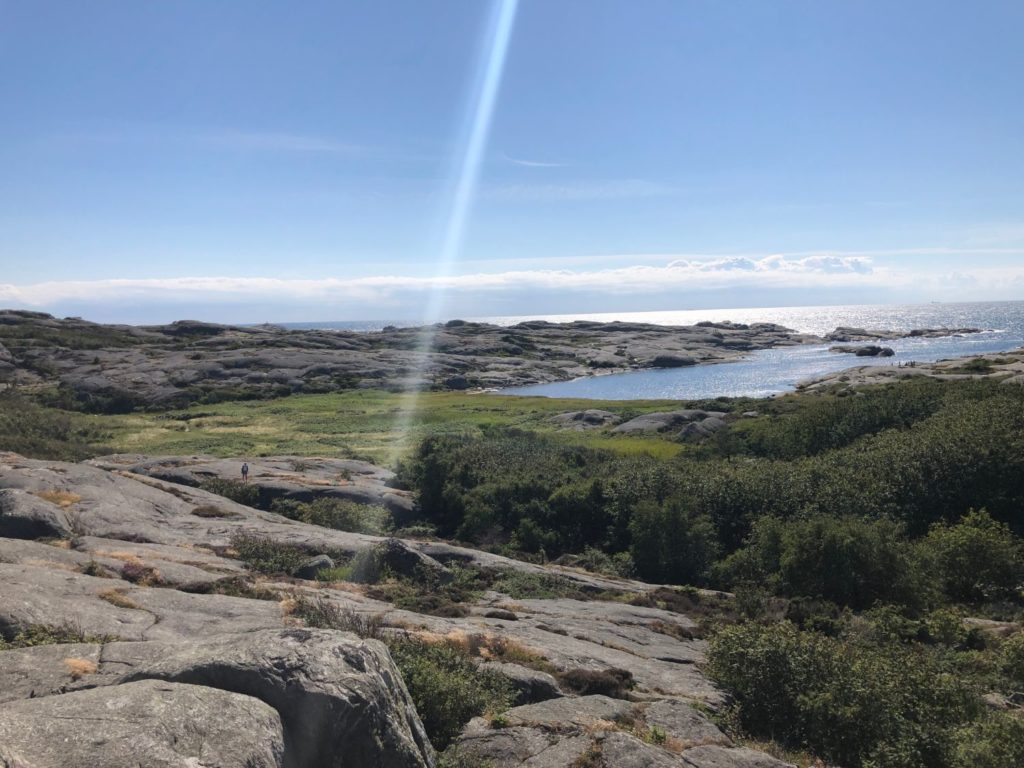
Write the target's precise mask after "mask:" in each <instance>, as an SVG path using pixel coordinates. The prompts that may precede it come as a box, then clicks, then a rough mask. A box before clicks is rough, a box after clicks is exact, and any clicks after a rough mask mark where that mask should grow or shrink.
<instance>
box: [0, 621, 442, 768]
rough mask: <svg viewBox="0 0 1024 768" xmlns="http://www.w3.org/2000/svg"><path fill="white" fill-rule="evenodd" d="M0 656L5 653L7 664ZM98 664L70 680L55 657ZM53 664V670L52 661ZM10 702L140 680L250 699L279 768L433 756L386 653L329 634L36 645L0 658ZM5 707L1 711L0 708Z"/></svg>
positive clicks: (403, 766) (399, 765)
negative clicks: (277, 743) (267, 730)
mask: <svg viewBox="0 0 1024 768" xmlns="http://www.w3.org/2000/svg"><path fill="white" fill-rule="evenodd" d="M7 654H11V655H10V656H9V657H8V656H7ZM62 656H63V657H66V656H72V657H74V658H80V659H83V660H86V661H90V662H93V663H94V664H95V665H96V668H95V671H93V672H90V673H89V674H87V675H84V676H82V677H80V678H79V679H72V677H71V675H70V674H69V669H70V667H68V665H67V664H66V663H64V661H63V660H62V658H61V657H62ZM58 660H60V661H61V663H57V662H58ZM0 680H11V681H12V683H14V684H12V686H11V691H12V692H13V693H7V694H4V698H7V699H8V700H10V699H11V697H12V696H13V695H19V696H21V697H24V696H25V694H26V692H31V694H32V695H35V696H50V697H54V696H56V695H58V694H62V693H63V692H65V691H71V690H74V689H76V688H85V687H90V688H92V687H100V686H113V687H121V686H124V685H126V684H129V683H134V682H135V681H139V680H163V681H168V682H172V683H188V684H190V685H195V686H203V687H204V688H210V689H219V690H224V691H232V692H234V693H237V694H244V695H245V696H249V697H252V698H254V699H258V700H259V701H261V702H263V703H264V704H266V705H268V706H270V707H272V708H273V710H274V711H275V712H276V713H277V714H278V715H280V720H281V723H282V724H283V729H284V730H283V733H284V744H285V749H286V759H285V765H287V766H290V767H292V768H307V767H308V768H316V767H317V766H320V765H322V764H323V760H324V756H328V755H329V756H331V757H332V758H333V759H336V760H339V761H340V762H341V763H342V764H345V765H348V764H351V765H375V766H381V768H407V767H409V768H411V767H413V766H416V767H420V766H429V765H432V764H433V763H432V760H433V757H432V751H431V748H430V747H429V745H428V743H427V738H426V734H425V733H424V731H423V726H422V725H421V724H420V721H419V718H418V717H417V715H416V712H415V709H414V707H413V705H412V701H411V700H410V698H409V695H408V693H407V691H406V689H405V685H404V683H403V682H402V679H401V676H400V674H399V672H398V670H397V669H396V668H395V666H394V662H393V661H392V660H391V657H390V655H389V654H388V652H387V649H386V648H385V647H384V645H383V644H381V643H379V642H377V641H375V640H360V639H359V638H357V637H355V636H354V635H351V634H348V633H343V632H335V631H330V630H315V629H301V628H296V629H282V630H274V631H264V632H251V633H248V634H226V635H214V636H210V637H203V636H201V635H197V636H196V638H194V639H193V640H192V641H191V642H190V643H188V644H183V643H181V642H127V643H126V642H111V643H106V644H104V645H103V646H102V647H101V646H99V645H87V644H77V645H73V646H38V647H35V648H26V649H21V650H14V651H8V652H5V653H3V654H0ZM5 707H6V705H5Z"/></svg>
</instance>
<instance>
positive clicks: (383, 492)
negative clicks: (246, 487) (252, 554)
mask: <svg viewBox="0 0 1024 768" xmlns="http://www.w3.org/2000/svg"><path fill="white" fill-rule="evenodd" d="M88 463H89V464H91V465H92V466H96V467H101V468H103V469H112V470H121V471H125V472H131V473H133V474H136V475H146V476H147V477H153V478H157V479H159V480H167V481H169V482H172V483H181V484H183V485H189V486H193V487H198V486H200V485H202V484H203V483H205V482H207V481H210V480H228V481H232V482H237V481H240V480H241V478H242V464H245V463H247V464H248V465H249V478H248V483H249V484H250V485H251V486H253V487H254V488H256V489H258V491H259V506H260V507H261V508H263V509H269V508H270V507H271V505H272V504H273V502H274V501H276V500H278V499H287V500H291V501H301V502H309V501H313V500H314V499H319V498H332V499H342V500H345V501H354V502H356V503H357V504H368V505H371V506H381V507H385V508H387V509H388V511H389V512H391V513H392V515H393V516H394V518H395V521H396V522H397V523H398V524H399V525H401V524H402V523H403V522H404V521H405V520H407V519H408V518H410V517H411V516H412V514H413V510H414V507H415V505H414V503H413V499H412V496H411V494H409V493H408V492H406V491H400V490H397V489H395V488H392V487H390V485H389V483H391V481H392V480H393V479H394V473H393V472H390V471H388V470H386V469H383V468H381V467H378V466H375V465H373V464H370V463H368V462H365V461H355V460H352V459H333V458H321V457H306V456H303V457H299V456H273V457H257V458H252V459H249V458H247V457H245V458H239V459H219V458H216V457H214V456H156V457H153V456H140V455H137V454H117V455H113V456H104V457H101V458H98V459H93V460H91V461H90V462H88Z"/></svg>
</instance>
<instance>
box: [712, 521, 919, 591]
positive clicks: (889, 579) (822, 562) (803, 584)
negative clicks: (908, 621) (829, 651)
mask: <svg viewBox="0 0 1024 768" xmlns="http://www.w3.org/2000/svg"><path fill="white" fill-rule="evenodd" d="M716 574H717V576H718V578H720V579H721V580H722V581H723V582H725V583H727V584H733V585H736V584H762V585H765V586H767V587H768V588H769V589H772V590H773V591H775V592H776V593H777V594H781V595H786V596H789V597H811V598H820V599H824V600H830V601H832V602H834V603H836V604H838V605H843V606H849V607H851V608H855V609H862V608H867V607H870V606H871V605H873V604H874V603H876V602H879V601H881V602H896V603H906V604H917V603H920V602H921V601H922V599H923V597H924V595H923V588H922V587H921V584H920V577H919V574H918V572H917V570H916V568H915V564H914V560H913V558H912V557H911V552H910V548H909V546H908V545H907V544H906V542H905V541H904V540H903V538H902V534H901V530H900V527H899V526H898V525H896V524H895V523H892V522H889V521H887V520H875V521H872V520H862V519H857V518H849V517H831V516H827V515H815V516H813V517H808V518H802V519H794V520H780V519H778V518H773V517H764V518H761V519H760V520H758V521H757V522H756V523H755V525H754V529H753V533H752V534H751V537H750V540H749V541H748V543H747V545H746V546H745V547H744V548H743V549H740V550H739V551H737V552H735V553H733V554H732V555H730V556H729V557H728V558H727V559H726V560H724V561H723V562H722V563H720V564H719V565H718V567H717V568H716Z"/></svg>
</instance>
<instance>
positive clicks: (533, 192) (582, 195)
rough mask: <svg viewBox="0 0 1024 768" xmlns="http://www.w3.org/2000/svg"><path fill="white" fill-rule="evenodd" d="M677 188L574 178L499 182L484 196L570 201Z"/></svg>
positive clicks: (661, 192)
mask: <svg viewBox="0 0 1024 768" xmlns="http://www.w3.org/2000/svg"><path fill="white" fill-rule="evenodd" d="M676 191H678V190H677V189H676V188H675V187H671V186H668V185H666V184H659V183H657V182H653V181H645V180H644V179H617V180H615V179H613V180H607V181H576V182H566V183H564V184H502V185H498V186H494V187H490V188H488V189H485V190H484V192H483V196H484V197H485V198H487V199H490V200H501V201H506V202H545V203H553V202H569V201H576V200H622V199H626V198H636V197H658V196H661V195H671V194H674V193H675V192H676Z"/></svg>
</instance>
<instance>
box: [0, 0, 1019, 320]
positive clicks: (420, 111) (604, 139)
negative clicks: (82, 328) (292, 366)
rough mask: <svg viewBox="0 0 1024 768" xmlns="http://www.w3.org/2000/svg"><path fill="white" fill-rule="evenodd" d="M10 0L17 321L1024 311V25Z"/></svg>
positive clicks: (583, 9)
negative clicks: (463, 183)
mask: <svg viewBox="0 0 1024 768" xmlns="http://www.w3.org/2000/svg"><path fill="white" fill-rule="evenodd" d="M494 10H495V4H494V3H493V2H487V1H485V0H433V1H428V0H386V1H383V2H382V1H379V0H349V1H348V2H345V3H338V2H299V3H285V2H259V3H253V2H243V1H241V0H238V1H237V2H236V1H233V0H224V1H223V2H216V3H211V2H206V1H205V0H177V1H176V2H145V3H140V2H137V0H101V1H100V2H96V3H81V2H77V0H76V1H74V2H48V1H47V0H0V109H2V113H0V114H2V120H0V267H2V272H0V304H3V305H8V306H23V307H30V308H36V309H43V310H46V311H53V312H55V313H58V314H82V315H84V316H87V317H91V318H96V319H102V320H125V321H132V322H146V321H163V320H169V319H174V318H177V317H183V316H190V317H201V318H205V319H214V320H226V321H239V322H245V321H263V320H282V321H283V320H319V319H361V318H405V317H416V316H418V315H419V314H420V313H421V312H423V310H424V306H425V304H426V302H427V298H428V296H429V295H430V293H431V292H432V291H438V290H444V292H445V294H444V295H445V305H444V311H445V313H446V314H449V315H465V316H468V315H488V314H529V313H551V312H583V311H589V312H599V311H616V310H622V311H626V310H643V309H688V308H697V307H721V306H781V305H792V304H822V303H852V302H871V303H887V302H898V301H928V300H955V299H971V300H978V299H1024V141H1022V138H1021V137H1022V136H1024V93H1022V90H1024V85H1022V84H1024V46H1021V45H1020V40H1021V39H1022V36H1024V4H1022V3H1020V2H1019V1H1017V0H1011V1H1007V2H998V1H996V0H979V2H977V3H970V4H967V3H962V2H944V1H936V0H929V1H928V2H916V1H914V0H901V2H899V3H892V2H873V1H870V0H848V1H845V2H844V1H841V0H828V1H827V2H822V1H821V0H803V1H799V2H797V1H792V0H771V1H768V0H729V1H728V2H712V0H702V1H697V0H643V1H642V2H634V1H629V0H615V1H614V2H613V1H612V0H521V1H520V2H519V3H518V8H517V10H516V15H515V21H514V27H513V31H512V37H511V40H510V44H509V49H508V56H507V60H506V61H505V65H504V75H503V77H502V79H501V82H500V88H499V90H498V93H497V99H496V105H495V109H494V113H493V117H492V120H491V123H490V131H489V135H488V137H487V143H486V145H485V147H484V150H483V154H482V162H481V164H480V167H479V177H478V181H477V183H476V185H475V187H474V188H473V192H474V194H473V197H472V204H471V206H470V208H469V215H468V221H467V225H466V227H465V231H464V232H463V233H461V236H460V237H459V238H458V242H457V248H455V250H456V251H457V255H458V260H457V262H456V263H455V264H454V265H453V266H452V267H451V269H445V270H442V271H441V273H440V274H439V272H438V258H439V253H440V252H441V250H442V249H443V241H444V231H445V225H446V222H447V221H448V218H449V216H450V214H451V209H452V194H453V193H452V190H453V188H454V184H455V180H456V174H457V169H458V164H459V159H460V157H461V153H462V152H463V150H464V148H465V144H466V136H467V123H468V121H469V119H470V117H471V113H472V106H473V98H472V96H473V94H474V92H475V91H474V83H475V82H477V79H478V78H479V75H480V71H481V67H482V66H483V62H484V60H485V58H486V54H487V50H486V48H487V45H486V41H487V40H488V31H489V29H490V24H491V23H492V20H493V18H494Z"/></svg>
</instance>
